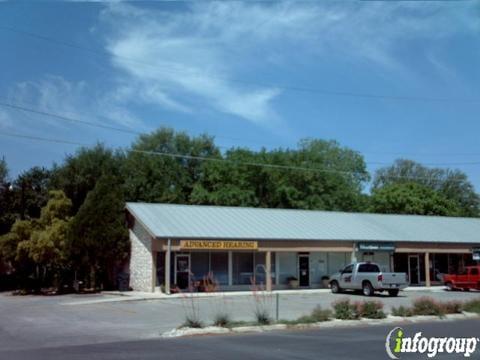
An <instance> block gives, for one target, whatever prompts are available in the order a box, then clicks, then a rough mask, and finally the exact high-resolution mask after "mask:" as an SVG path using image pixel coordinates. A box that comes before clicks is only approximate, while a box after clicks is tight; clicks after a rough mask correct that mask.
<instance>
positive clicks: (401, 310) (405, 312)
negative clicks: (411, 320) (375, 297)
mask: <svg viewBox="0 0 480 360" xmlns="http://www.w3.org/2000/svg"><path fill="white" fill-rule="evenodd" d="M392 315H393V316H401V317H408V316H412V315H413V313H412V309H410V308H408V307H405V306H403V305H400V306H399V307H398V308H397V307H392Z"/></svg>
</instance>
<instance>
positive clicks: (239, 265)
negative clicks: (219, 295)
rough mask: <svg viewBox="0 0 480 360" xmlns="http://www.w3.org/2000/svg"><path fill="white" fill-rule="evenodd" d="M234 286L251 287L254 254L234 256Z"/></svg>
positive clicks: (243, 253)
mask: <svg viewBox="0 0 480 360" xmlns="http://www.w3.org/2000/svg"><path fill="white" fill-rule="evenodd" d="M232 255H233V279H232V280H233V284H234V285H250V284H251V283H252V281H253V276H254V269H253V263H254V261H253V255H254V253H253V252H234V253H233V254H232Z"/></svg>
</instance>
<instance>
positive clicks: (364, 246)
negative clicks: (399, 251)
mask: <svg viewBox="0 0 480 360" xmlns="http://www.w3.org/2000/svg"><path fill="white" fill-rule="evenodd" d="M358 250H360V251H395V244H393V243H359V244H358Z"/></svg>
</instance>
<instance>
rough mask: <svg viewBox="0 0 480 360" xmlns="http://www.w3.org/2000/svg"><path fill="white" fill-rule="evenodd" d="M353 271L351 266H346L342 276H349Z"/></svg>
mask: <svg viewBox="0 0 480 360" xmlns="http://www.w3.org/2000/svg"><path fill="white" fill-rule="evenodd" d="M352 271H353V265H348V266H347V267H346V268H345V269H343V271H342V272H343V273H344V274H351V273H352Z"/></svg>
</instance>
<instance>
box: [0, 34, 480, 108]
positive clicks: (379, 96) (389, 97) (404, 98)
mask: <svg viewBox="0 0 480 360" xmlns="http://www.w3.org/2000/svg"><path fill="white" fill-rule="evenodd" d="M0 30H5V31H9V32H13V33H17V34H21V35H24V36H29V37H32V38H36V39H39V40H42V41H47V42H52V43H55V44H57V45H61V46H66V47H70V48H74V49H77V50H81V51H86V52H89V53H92V54H95V55H97V56H102V57H109V58H110V57H114V58H117V59H121V60H124V61H129V62H132V63H135V64H138V65H143V66H149V67H152V68H155V69H160V70H164V71H166V72H177V73H185V71H184V70H181V69H178V68H173V67H168V66H162V67H160V66H159V65H158V64H152V63H148V62H145V61H142V60H139V59H135V58H130V57H126V56H121V55H115V54H112V53H110V52H108V51H105V50H98V49H92V48H88V47H84V46H81V45H79V44H75V43H71V42H66V41H63V40H58V39H55V38H52V37H49V36H44V35H39V34H35V33H32V32H28V31H24V30H19V29H15V28H13V27H10V26H5V25H0ZM192 75H195V74H192V73H190V74H189V76H192ZM202 77H209V78H211V79H217V80H222V81H226V82H231V83H240V84H245V85H252V86H261V87H273V88H277V89H282V90H290V91H298V92H307V93H316V94H321V95H329V96H342V97H354V98H366V99H383V100H400V101H429V102H432V101H433V102H474V103H477V102H480V99H475V98H471V99H462V98H445V97H429V96H409V95H385V94H375V93H363V92H351V91H336V90H329V89H321V88H314V87H305V86H295V85H279V84H273V83H261V82H254V81H247V80H238V79H232V78H227V77H222V76H216V75H207V74H205V73H202Z"/></svg>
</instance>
